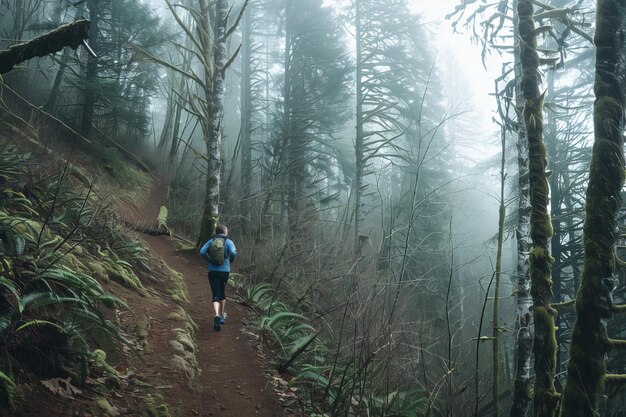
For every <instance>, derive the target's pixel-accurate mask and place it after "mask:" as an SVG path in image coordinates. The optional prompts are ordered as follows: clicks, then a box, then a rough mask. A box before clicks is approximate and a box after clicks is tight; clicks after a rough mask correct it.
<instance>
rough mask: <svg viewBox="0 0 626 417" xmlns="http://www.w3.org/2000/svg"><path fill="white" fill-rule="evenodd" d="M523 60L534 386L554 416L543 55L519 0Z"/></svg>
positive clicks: (539, 405) (536, 409) (537, 405)
mask: <svg viewBox="0 0 626 417" xmlns="http://www.w3.org/2000/svg"><path fill="white" fill-rule="evenodd" d="M517 14H518V17H519V34H520V56H521V61H522V92H523V94H524V98H525V99H526V104H525V106H524V124H525V126H526V131H527V133H528V150H529V173H530V206H531V213H530V237H531V239H532V249H531V251H530V279H531V295H532V298H533V319H534V324H535V339H534V342H533V352H534V354H535V386H534V394H533V415H534V416H542V417H544V416H545V417H554V416H555V415H556V410H557V405H558V398H559V397H558V394H557V392H556V389H555V387H554V370H555V362H556V336H555V333H556V329H555V326H554V318H555V316H556V311H555V310H554V309H553V308H552V307H551V306H550V302H551V300H552V280H551V277H550V269H551V263H552V258H551V256H550V250H549V248H548V244H549V241H550V237H551V236H552V224H551V221H550V215H549V214H548V203H549V202H548V199H549V197H548V196H549V187H548V180H547V178H546V173H545V170H546V165H547V160H546V147H545V145H544V143H543V96H542V95H540V94H539V86H540V75H539V56H538V55H537V50H536V48H537V39H536V32H535V22H534V20H533V4H532V1H531V0H520V1H519V3H518V5H517Z"/></svg>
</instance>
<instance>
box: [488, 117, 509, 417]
mask: <svg viewBox="0 0 626 417" xmlns="http://www.w3.org/2000/svg"><path fill="white" fill-rule="evenodd" d="M501 145H502V151H501V152H502V157H501V159H500V206H499V208H498V249H497V251H496V270H495V272H494V290H493V318H492V323H491V329H492V337H493V353H492V357H491V359H492V372H493V386H492V393H493V417H498V416H499V415H500V338H499V335H500V324H499V322H498V320H499V319H498V312H499V305H500V272H501V270H502V244H503V243H504V218H505V214H506V208H505V205H504V190H505V179H506V174H505V172H504V166H505V162H506V159H505V158H506V131H505V130H504V128H502V135H501Z"/></svg>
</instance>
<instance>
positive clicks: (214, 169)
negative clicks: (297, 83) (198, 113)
mask: <svg viewBox="0 0 626 417" xmlns="http://www.w3.org/2000/svg"><path fill="white" fill-rule="evenodd" d="M201 8H202V9H203V10H205V11H204V12H203V15H204V16H206V17H205V18H206V19H207V21H208V18H209V13H208V6H207V5H206V3H204V2H203V5H202V6H201ZM227 14H228V2H227V0H217V2H216V3H215V27H214V29H215V32H214V39H215V49H214V53H213V57H214V58H213V63H214V65H213V74H212V80H211V83H206V85H207V91H205V94H206V97H207V100H208V103H209V105H210V109H209V112H210V117H209V120H208V122H209V123H208V125H207V127H206V128H205V138H204V141H205V144H206V148H207V158H208V163H207V176H206V191H205V197H204V211H203V213H202V222H201V226H200V233H199V240H198V246H200V245H202V244H203V243H204V242H206V240H207V239H208V238H209V236H212V235H213V233H214V231H215V226H216V225H217V221H218V220H219V196H220V192H219V191H220V173H221V166H222V159H221V157H222V155H221V150H222V126H221V121H222V111H223V108H224V66H225V64H226V24H227V21H226V19H227ZM211 86H212V88H211Z"/></svg>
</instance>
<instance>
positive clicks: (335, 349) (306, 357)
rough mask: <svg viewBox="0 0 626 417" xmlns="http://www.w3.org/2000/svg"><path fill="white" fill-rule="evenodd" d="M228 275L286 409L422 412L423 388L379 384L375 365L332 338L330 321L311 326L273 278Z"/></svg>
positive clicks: (326, 416)
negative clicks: (392, 387)
mask: <svg viewBox="0 0 626 417" xmlns="http://www.w3.org/2000/svg"><path fill="white" fill-rule="evenodd" d="M231 275H233V277H232V279H231V280H230V283H231V285H233V286H234V287H235V288H236V289H237V293H238V295H239V296H240V297H241V301H240V303H241V304H243V305H244V306H246V307H248V308H249V310H250V312H251V313H250V315H249V317H248V323H247V324H248V330H247V333H249V334H250V335H251V337H252V338H253V339H255V340H257V341H258V342H259V343H257V344H256V347H257V349H258V350H259V354H260V355H261V356H262V357H263V358H264V359H265V360H266V361H267V362H268V363H269V365H270V371H269V372H268V373H269V375H268V376H269V378H270V380H271V381H272V384H273V386H274V390H275V391H276V393H277V395H278V397H279V400H280V402H281V404H282V405H283V406H284V407H285V408H286V409H287V410H288V412H292V413H294V414H298V415H307V416H313V417H315V416H317V417H330V416H333V415H345V416H365V415H394V416H423V415H425V414H426V412H427V406H428V404H427V403H428V400H427V398H426V396H425V394H424V392H423V391H421V390H419V389H413V390H411V389H406V390H398V389H395V390H387V391H385V390H384V385H378V386H377V385H376V383H375V382H374V380H375V378H376V376H377V375H380V372H381V370H380V369H379V366H378V365H377V364H376V363H374V361H371V362H370V363H365V364H362V363H359V362H358V360H357V359H356V358H354V357H353V356H351V355H350V353H349V351H348V350H347V349H345V348H342V347H341V346H340V345H339V346H338V344H337V341H336V340H333V336H336V334H335V335H333V331H332V326H331V328H324V327H323V326H321V325H317V326H314V325H312V320H311V319H309V318H308V317H307V314H308V313H306V312H303V313H299V312H297V307H295V304H296V303H294V301H297V300H295V299H291V297H289V296H287V297H285V293H283V294H281V293H280V292H278V291H277V289H276V286H275V285H273V284H271V283H268V282H256V283H255V282H253V280H252V279H251V278H250V277H247V276H244V275H240V274H231ZM356 342H357V341H356V340H353V341H352V342H351V343H350V344H354V343H356ZM339 343H341V342H339Z"/></svg>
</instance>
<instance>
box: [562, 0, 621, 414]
mask: <svg viewBox="0 0 626 417" xmlns="http://www.w3.org/2000/svg"><path fill="white" fill-rule="evenodd" d="M625 29H626V5H625V4H624V1H623V0H598V8H597V12H596V33H595V37H594V41H595V45H596V78H595V83H594V92H595V96H596V100H595V102H594V107H593V121H594V131H595V141H594V146H593V154H592V157H591V167H590V172H589V185H588V187H587V197H586V217H585V226H584V229H583V236H584V245H585V262H584V267H583V273H582V277H581V283H580V287H579V289H578V294H577V295H576V313H577V318H576V323H575V324H574V329H573V331H572V342H571V345H570V361H569V364H568V367H567V382H566V385H565V389H564V391H563V406H562V412H561V415H562V416H564V417H579V416H580V417H582V416H585V417H592V416H597V415H599V414H598V406H599V403H600V400H601V397H602V396H603V395H604V382H605V379H606V363H605V361H606V355H607V353H608V352H609V350H610V349H611V348H612V347H615V346H616V345H620V347H621V348H622V349H623V346H624V344H625V343H624V341H614V340H611V339H609V337H608V334H607V330H606V320H607V319H608V318H609V317H611V314H612V312H613V301H612V292H613V287H614V286H615V282H614V281H615V278H614V276H615V273H616V262H617V260H616V259H615V254H614V249H615V240H616V226H617V225H616V214H617V212H618V210H619V209H620V207H621V196H620V193H621V190H622V185H623V183H624V149H623V146H624V140H623V131H624V83H625V80H624V77H625V74H624V65H625V64H626V59H625V55H626V51H625V48H624V37H623V33H624V30H625ZM620 342H621V343H620Z"/></svg>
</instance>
